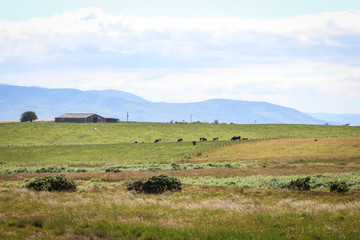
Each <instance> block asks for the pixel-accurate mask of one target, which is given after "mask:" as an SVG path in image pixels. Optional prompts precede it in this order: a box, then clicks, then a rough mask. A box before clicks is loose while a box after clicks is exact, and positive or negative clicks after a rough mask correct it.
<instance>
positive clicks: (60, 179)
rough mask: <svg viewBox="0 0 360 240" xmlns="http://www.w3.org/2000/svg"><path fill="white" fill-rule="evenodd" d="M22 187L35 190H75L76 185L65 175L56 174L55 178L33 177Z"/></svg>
mask: <svg viewBox="0 0 360 240" xmlns="http://www.w3.org/2000/svg"><path fill="white" fill-rule="evenodd" d="M24 187H25V188H27V189H31V190H36V191H76V187H77V185H76V183H75V182H74V181H72V180H69V179H67V178H66V177H65V175H58V176H56V177H55V178H53V177H51V176H45V177H40V178H35V179H33V180H31V181H30V182H28V183H27V184H26V185H25V186H24Z"/></svg>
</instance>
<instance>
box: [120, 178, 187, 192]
mask: <svg viewBox="0 0 360 240" xmlns="http://www.w3.org/2000/svg"><path fill="white" fill-rule="evenodd" d="M126 188H127V190H129V191H136V192H139V193H141V192H143V193H154V194H160V193H163V192H165V191H171V192H174V191H181V182H180V181H179V180H178V179H177V178H174V177H170V176H167V175H165V174H161V175H157V176H152V177H150V178H148V179H146V180H145V181H141V180H138V181H133V182H128V184H127V187H126Z"/></svg>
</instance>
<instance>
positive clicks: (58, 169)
mask: <svg viewBox="0 0 360 240" xmlns="http://www.w3.org/2000/svg"><path fill="white" fill-rule="evenodd" d="M65 171H66V168H64V167H56V166H55V167H47V168H45V167H43V168H40V169H36V171H35V172H36V173H60V172H65Z"/></svg>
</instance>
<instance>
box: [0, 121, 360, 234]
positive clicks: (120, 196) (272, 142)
mask: <svg viewBox="0 0 360 240" xmlns="http://www.w3.org/2000/svg"><path fill="white" fill-rule="evenodd" d="M94 128H96V130H94ZM238 135H240V136H242V137H247V138H249V141H242V142H233V141H230V138H231V137H233V136H238ZM200 137H206V138H207V139H208V140H210V139H212V138H213V137H219V140H220V141H218V142H212V141H209V142H205V143H198V144H197V145H196V146H193V145H192V141H193V140H198V139H199V138H200ZM156 138H161V139H162V142H160V143H157V144H154V143H153V141H154V140H155V139H156ZM178 138H183V139H184V142H181V143H177V142H176V140H177V139H178ZM135 140H138V141H139V142H140V143H138V144H134V143H133V142H134V141H135ZM141 142H144V143H141ZM359 146H360V127H349V126H314V125H236V124H164V123H120V124H55V123H52V122H41V123H1V124H0V239H360V230H359V229H360V200H359V199H360V147H359ZM114 170H116V171H114ZM161 173H164V174H168V175H171V176H175V177H178V178H179V179H181V181H182V182H183V191H182V192H177V193H165V194H161V195H148V194H135V193H132V192H128V191H126V190H125V185H126V181H127V180H136V179H145V178H148V177H150V176H153V175H157V174H161ZM58 174H65V175H66V176H67V177H68V178H70V179H73V180H74V181H75V182H76V183H77V184H78V191H76V192H73V193H66V192H60V193H54V192H34V191H29V190H27V189H24V188H23V187H22V186H23V185H24V184H25V183H26V182H27V181H29V179H31V178H34V177H38V176H47V175H51V176H56V175H58ZM306 176H310V177H311V186H312V190H310V191H296V190H289V189H287V188H286V186H287V184H288V183H289V182H290V181H291V180H295V179H297V178H300V177H306ZM334 180H343V181H345V182H347V184H349V186H350V189H351V190H350V192H347V193H345V194H338V193H331V192H329V184H330V182H331V181H334Z"/></svg>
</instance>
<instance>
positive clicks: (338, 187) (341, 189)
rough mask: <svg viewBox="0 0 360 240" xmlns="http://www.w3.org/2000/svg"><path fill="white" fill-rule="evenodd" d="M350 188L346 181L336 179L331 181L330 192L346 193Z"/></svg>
mask: <svg viewBox="0 0 360 240" xmlns="http://www.w3.org/2000/svg"><path fill="white" fill-rule="evenodd" d="M349 190H350V188H349V185H348V184H347V183H346V182H344V181H340V182H339V181H334V182H331V183H330V192H337V193H346V192H348V191H349Z"/></svg>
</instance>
